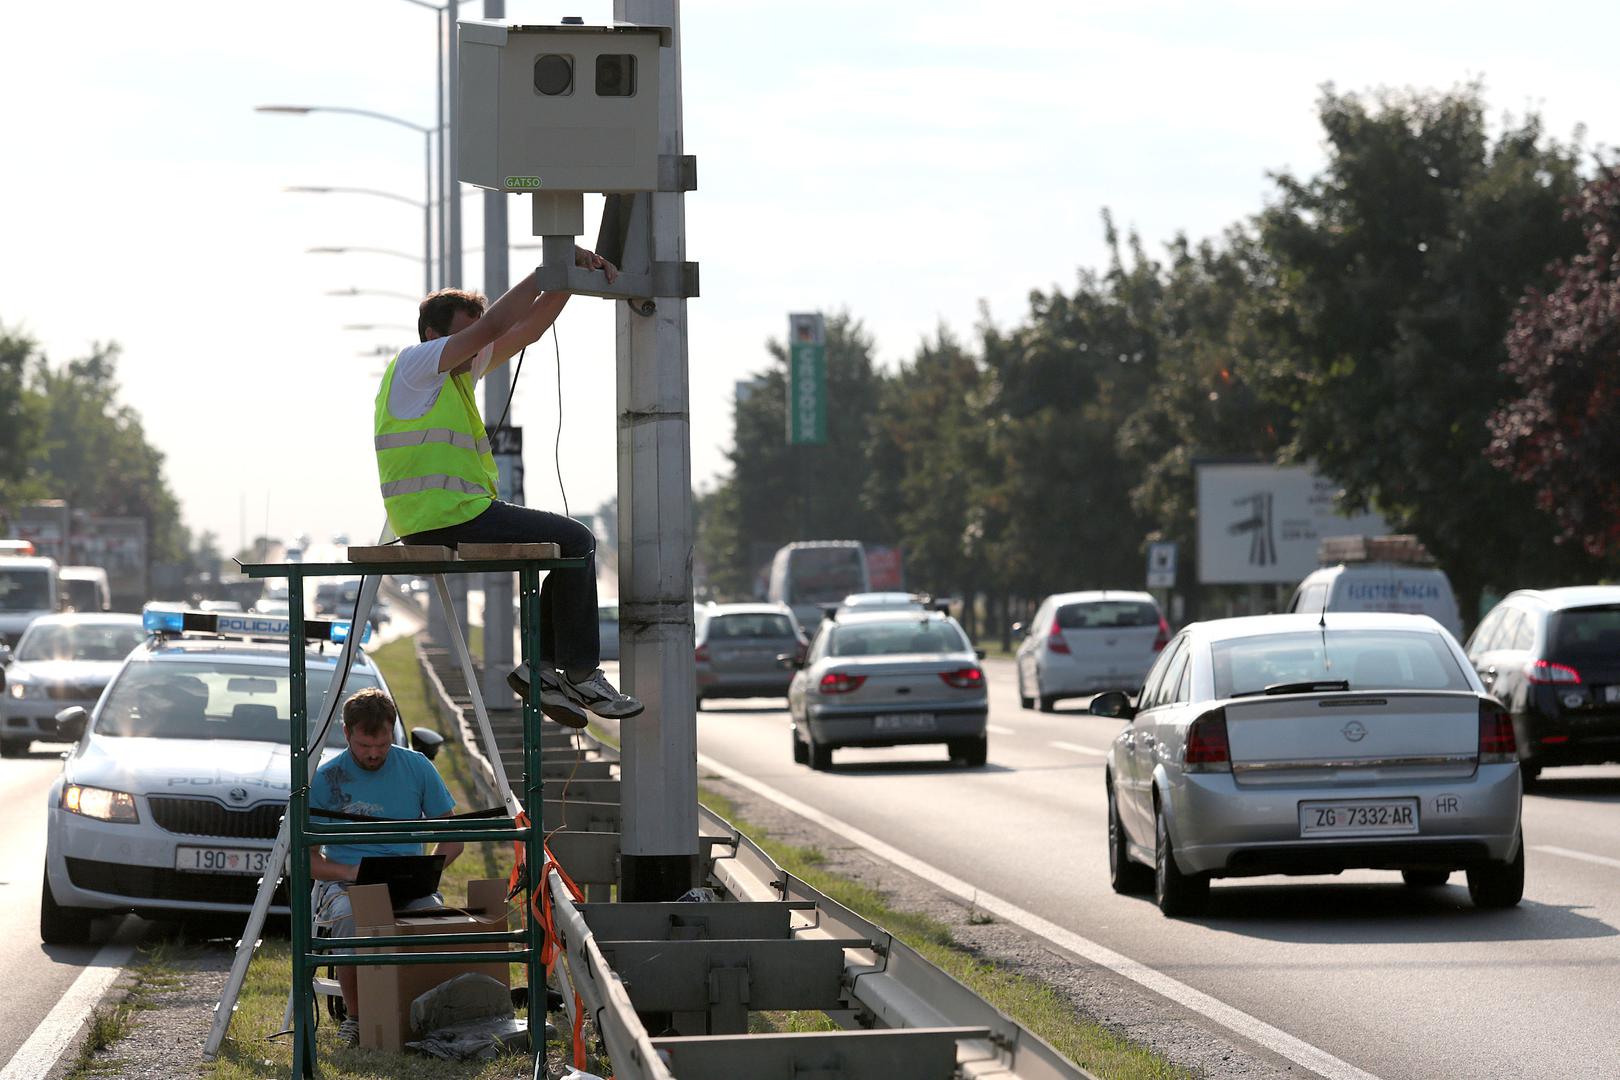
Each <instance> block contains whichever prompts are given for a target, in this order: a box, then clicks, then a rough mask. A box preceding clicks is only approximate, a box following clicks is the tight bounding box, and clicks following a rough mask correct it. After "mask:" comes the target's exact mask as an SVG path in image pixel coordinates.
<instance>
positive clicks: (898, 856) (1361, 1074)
mask: <svg viewBox="0 0 1620 1080" xmlns="http://www.w3.org/2000/svg"><path fill="white" fill-rule="evenodd" d="M1053 745H1054V746H1055V745H1059V744H1056V743H1054V744H1053ZM698 764H699V765H701V766H702V767H703V768H705V769H707V770H709V771H710V772H713V773H715V774H716V775H718V776H722V777H724V778H725V779H727V780H730V781H731V782H732V783H734V784H738V785H741V786H742V787H745V788H747V789H748V790H750V791H752V792H754V793H755V794H758V795H762V796H764V797H765V798H767V799H769V800H771V801H772V802H774V803H776V804H777V805H778V806H780V807H782V808H783V809H785V810H787V811H789V812H790V813H794V814H797V815H799V816H800V817H802V818H806V819H808V820H810V821H813V822H815V823H816V824H817V825H820V826H821V827H822V828H824V829H828V830H830V831H832V832H834V833H837V834H838V835H839V836H842V837H843V838H844V839H846V840H849V841H850V842H852V843H854V844H858V845H859V846H861V847H863V848H865V849H866V850H867V851H870V852H871V853H872V854H874V855H876V856H878V857H879V858H881V859H887V860H888V861H889V862H892V863H894V864H895V865H896V866H898V867H900V868H901V869H903V870H906V871H909V872H910V873H913V874H916V875H917V876H918V877H920V878H923V879H924V880H926V881H930V882H933V883H934V884H936V885H938V886H939V887H940V888H942V889H944V890H945V891H947V892H949V893H952V894H954V895H955V896H956V897H957V898H958V899H961V900H966V901H967V902H969V903H972V904H976V905H977V906H978V907H979V908H980V909H982V910H984V911H988V912H990V913H991V914H993V915H998V916H1000V917H1001V918H1003V919H1006V920H1007V921H1008V922H1011V923H1016V924H1017V925H1019V926H1021V927H1023V928H1024V929H1025V930H1028V931H1029V932H1030V933H1032V934H1036V935H1038V936H1040V937H1043V938H1045V939H1046V940H1047V941H1050V942H1051V943H1052V944H1054V945H1057V946H1058V947H1059V948H1062V949H1067V950H1068V951H1069V952H1071V953H1074V954H1075V955H1076V956H1079V957H1081V958H1082V959H1084V960H1089V961H1090V962H1091V963H1093V964H1097V965H1099V966H1101V967H1105V968H1107V969H1108V970H1110V971H1112V972H1114V973H1115V974H1116V975H1120V976H1122V977H1124V978H1127V979H1130V980H1131V981H1132V982H1135V983H1137V984H1139V985H1141V986H1143V987H1145V988H1147V989H1148V990H1151V991H1153V992H1154V993H1155V994H1159V995H1161V996H1163V997H1167V998H1169V999H1170V1000H1171V1001H1174V1002H1175V1003H1176V1004H1178V1005H1181V1006H1183V1007H1184V1008H1187V1009H1191V1010H1192V1011H1193V1012H1196V1013H1198V1014H1200V1015H1202V1016H1205V1017H1208V1018H1209V1019H1211V1020H1214V1021H1215V1022H1216V1023H1218V1024H1222V1025H1224V1026H1225V1027H1227V1028H1230V1029H1231V1030H1232V1031H1235V1032H1237V1033H1238V1034H1239V1035H1241V1036H1243V1037H1244V1038H1247V1039H1250V1040H1252V1041H1254V1042H1257V1043H1259V1044H1260V1045H1261V1046H1264V1047H1265V1048H1266V1049H1268V1050H1271V1051H1272V1052H1274V1053H1277V1054H1280V1055H1282V1056H1283V1057H1285V1058H1287V1059H1288V1060H1289V1061H1292V1062H1294V1063H1295V1064H1297V1065H1300V1066H1303V1067H1304V1068H1307V1069H1310V1070H1311V1071H1312V1072H1315V1073H1318V1074H1319V1075H1321V1076H1324V1077H1327V1078H1328V1080H1378V1077H1376V1076H1374V1075H1373V1074H1372V1073H1369V1072H1367V1071H1366V1070H1364V1069H1358V1068H1356V1067H1355V1066H1354V1065H1352V1064H1350V1063H1349V1062H1347V1061H1343V1060H1341V1059H1339V1058H1337V1057H1334V1056H1333V1055H1332V1054H1330V1053H1328V1052H1327V1051H1326V1050H1323V1049H1321V1048H1320V1047H1316V1046H1312V1045H1311V1044H1310V1043H1308V1042H1306V1041H1305V1040H1303V1039H1301V1038H1298V1037H1297V1036H1294V1035H1290V1034H1288V1032H1286V1031H1283V1030H1282V1029H1281V1028H1275V1027H1272V1026H1271V1025H1270V1024H1268V1023H1266V1022H1265V1021H1264V1020H1261V1019H1259V1018H1257V1017H1254V1016H1250V1015H1249V1014H1248V1013H1246V1012H1243V1011H1242V1010H1241V1009H1236V1008H1233V1007H1232V1006H1231V1005H1228V1004H1226V1003H1225V1002H1224V1001H1221V1000H1219V999H1218V998H1214V997H1211V996H1210V995H1208V994H1206V993H1204V992H1203V991H1202V990H1196V989H1194V988H1193V987H1191V986H1188V985H1187V984H1186V983H1184V982H1181V981H1179V980H1177V979H1173V978H1171V977H1170V976H1168V975H1165V974H1162V973H1161V972H1158V971H1155V970H1154V969H1153V968H1150V967H1148V966H1147V965H1146V964H1142V963H1139V962H1137V961H1135V960H1132V959H1131V958H1130V957H1128V956H1125V955H1123V954H1121V953H1117V952H1115V951H1114V950H1113V949H1110V948H1108V947H1107V946H1106V945H1101V944H1098V943H1097V942H1095V941H1092V940H1090V939H1089V938H1084V937H1081V936H1080V935H1079V934H1076V933H1074V932H1073V931H1070V930H1065V929H1064V928H1063V927H1061V926H1059V925H1057V924H1056V923H1053V922H1048V921H1047V920H1046V919H1043V918H1041V917H1040V916H1039V915H1036V914H1034V913H1033V912H1029V911H1025V910H1024V909H1023V908H1021V907H1018V906H1017V905H1015V904H1012V903H1010V902H1009V901H1006V900H1003V899H1001V898H1000V897H998V896H995V895H993V894H991V893H988V892H985V891H984V890H983V889H980V888H978V887H977V886H975V885H970V884H968V883H967V882H965V881H963V880H962V879H961V878H958V877H953V876H952V875H950V874H947V873H946V872H945V871H943V870H940V869H939V868H937V867H934V866H931V865H929V864H928V863H925V862H923V861H922V860H921V859H918V858H915V857H913V856H911V855H907V854H906V853H905V852H903V851H901V850H900V849H899V848H896V847H893V846H891V845H889V844H887V843H884V842H883V841H882V840H879V839H878V838H877V837H875V836H873V835H872V834H870V833H867V832H863V831H862V830H860V829H857V828H856V827H855V826H853V825H849V824H846V823H845V822H843V821H840V820H839V819H837V818H835V817H832V816H831V815H829V814H825V813H823V812H822V811H820V810H817V809H816V808H815V807H813V806H811V805H809V804H808V803H804V802H800V801H799V800H798V799H795V798H794V797H793V796H791V795H789V794H787V793H786V792H782V791H778V790H777V789H775V788H773V787H771V786H770V785H768V784H764V783H761V782H760V781H758V780H755V779H754V778H753V777H752V776H747V775H745V774H743V773H740V772H738V771H737V770H736V769H733V768H731V767H730V766H727V765H722V764H721V763H720V762H718V761H716V760H714V759H713V758H711V757H709V756H708V755H706V754H699V755H698ZM0 1080H5V1078H0Z"/></svg>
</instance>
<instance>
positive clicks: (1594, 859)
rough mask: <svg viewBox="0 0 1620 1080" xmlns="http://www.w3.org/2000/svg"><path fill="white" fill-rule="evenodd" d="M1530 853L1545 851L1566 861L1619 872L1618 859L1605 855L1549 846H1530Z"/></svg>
mask: <svg viewBox="0 0 1620 1080" xmlns="http://www.w3.org/2000/svg"><path fill="white" fill-rule="evenodd" d="M1530 850H1531V851H1545V852H1546V853H1547V854H1548V855H1562V856H1563V857H1564V858H1566V859H1579V860H1581V861H1582V862H1589V863H1597V864H1598V865H1599V866H1612V867H1614V868H1615V869H1616V870H1620V859H1611V858H1609V857H1608V856H1607V855H1588V854H1587V853H1586V852H1584V851H1571V850H1570V849H1569V848H1563V847H1554V846H1553V845H1551V844H1531V845H1530Z"/></svg>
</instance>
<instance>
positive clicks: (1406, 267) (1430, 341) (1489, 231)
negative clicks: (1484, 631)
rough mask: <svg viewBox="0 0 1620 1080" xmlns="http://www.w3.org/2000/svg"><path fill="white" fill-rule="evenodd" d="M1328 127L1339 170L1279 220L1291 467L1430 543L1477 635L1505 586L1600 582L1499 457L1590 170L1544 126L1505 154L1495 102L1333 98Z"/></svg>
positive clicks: (1462, 93) (1274, 384) (1280, 345)
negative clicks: (1528, 333) (1330, 482)
mask: <svg viewBox="0 0 1620 1080" xmlns="http://www.w3.org/2000/svg"><path fill="white" fill-rule="evenodd" d="M1320 113H1321V119H1322V125H1323V127H1324V129H1325V130H1326V133H1327V150H1328V158H1329V160H1328V165H1327V168H1326V169H1325V170H1324V171H1323V172H1322V173H1321V174H1320V175H1319V176H1317V177H1315V178H1313V179H1310V180H1297V179H1295V178H1293V177H1291V176H1288V175H1282V176H1280V177H1278V178H1277V184H1278V188H1279V192H1280V197H1279V198H1278V200H1277V202H1276V203H1275V204H1274V205H1272V206H1270V207H1268V208H1267V209H1266V210H1265V211H1264V212H1263V213H1262V214H1261V215H1260V218H1259V228H1260V238H1261V241H1262V243H1263V244H1264V245H1265V247H1266V249H1267V250H1268V252H1269V253H1270V256H1271V258H1272V259H1274V260H1275V262H1276V264H1277V274H1278V290H1279V293H1280V299H1281V301H1282V305H1281V306H1280V308H1279V309H1278V310H1277V311H1276V312H1275V316H1276V317H1275V318H1274V319H1273V320H1272V326H1271V329H1272V330H1273V331H1274V332H1275V333H1276V335H1277V341H1276V344H1275V346H1274V348H1272V349H1271V350H1270V351H1269V352H1268V353H1266V354H1265V355H1264V356H1263V357H1262V358H1261V359H1262V362H1263V364H1264V365H1265V371H1264V375H1265V381H1266V388H1267V393H1269V394H1270V395H1271V396H1272V398H1273V400H1275V401H1277V402H1279V403H1281V404H1283V405H1285V406H1286V407H1288V408H1289V409H1290V410H1292V411H1293V412H1294V414H1295V415H1296V417H1297V426H1296V428H1295V436H1294V440H1293V443H1292V444H1291V446H1290V447H1289V448H1288V449H1289V451H1290V452H1291V453H1292V454H1294V455H1295V456H1296V457H1298V458H1299V459H1304V460H1311V461H1314V462H1315V463H1317V465H1318V466H1320V468H1321V469H1322V470H1323V471H1324V472H1325V473H1326V474H1327V475H1329V476H1332V477H1333V478H1334V479H1336V480H1337V481H1339V482H1340V483H1342V484H1343V485H1344V488H1345V492H1346V497H1347V501H1348V503H1349V504H1351V505H1352V506H1366V505H1372V506H1374V507H1376V508H1377V509H1379V510H1380V511H1382V512H1383V513H1384V514H1385V515H1386V516H1387V517H1389V518H1390V519H1391V520H1392V521H1393V522H1395V523H1397V524H1399V525H1401V526H1404V527H1407V528H1410V529H1411V530H1413V531H1415V532H1416V533H1418V535H1419V536H1420V537H1422V539H1423V540H1424V541H1425V542H1426V543H1427V544H1428V546H1429V549H1430V550H1431V551H1433V552H1434V553H1435V554H1436V555H1437V556H1438V557H1439V559H1440V561H1441V563H1442V564H1443V565H1444V566H1445V567H1446V568H1447V570H1448V571H1449V572H1450V573H1451V575H1452V578H1453V581H1454V582H1455V583H1456V585H1457V592H1458V596H1459V599H1460V601H1461V602H1462V604H1463V606H1464V619H1465V621H1471V619H1472V617H1473V615H1474V611H1473V607H1474V604H1475V603H1476V601H1477V598H1478V596H1479V594H1480V590H1481V588H1482V587H1483V586H1485V585H1487V584H1491V583H1496V584H1510V583H1516V582H1519V581H1532V580H1533V581H1546V580H1547V577H1548V576H1549V575H1558V574H1570V573H1580V572H1582V571H1583V570H1584V569H1585V568H1584V567H1580V566H1578V565H1571V564H1570V563H1569V562H1568V561H1566V562H1564V563H1563V564H1562V565H1560V566H1553V565H1550V564H1549V562H1548V559H1547V552H1548V550H1549V547H1550V544H1549V541H1550V539H1551V530H1550V521H1549V519H1547V518H1546V517H1545V516H1544V515H1542V514H1540V513H1538V512H1537V511H1536V510H1535V507H1534V505H1533V503H1532V500H1531V497H1530V493H1529V491H1528V489H1527V488H1526V487H1525V486H1524V485H1522V484H1518V483H1516V482H1515V481H1514V480H1513V479H1512V478H1511V477H1509V476H1507V475H1505V474H1504V473H1502V472H1500V471H1498V470H1496V469H1494V468H1492V467H1491V465H1490V463H1489V462H1488V461H1487V459H1486V456H1485V449H1486V446H1487V443H1488V441H1489V433H1488V431H1487V429H1486V419H1487V418H1488V417H1489V416H1490V415H1491V413H1492V412H1493V411H1494V410H1495V409H1496V408H1497V406H1498V405H1499V404H1500V403H1501V402H1502V401H1503V400H1504V399H1505V398H1506V397H1507V396H1508V394H1509V392H1510V391H1511V389H1512V385H1511V382H1510V380H1509V379H1508V377H1507V376H1506V375H1505V374H1503V372H1502V364H1503V362H1504V361H1505V360H1506V358H1507V357H1506V351H1505V347H1504V345H1503V338H1504V335H1505V334H1506V331H1507V329H1508V326H1509V323H1510V320H1511V316H1512V310H1513V304H1514V302H1515V301H1516V300H1517V298H1518V297H1519V296H1520V295H1521V294H1522V293H1523V292H1524V289H1525V288H1526V286H1530V285H1535V284H1538V283H1541V282H1543V281H1545V280H1546V272H1545V268H1546V267H1547V265H1548V264H1549V263H1550V262H1552V261H1553V260H1554V259H1556V258H1558V257H1560V256H1565V255H1568V254H1570V253H1571V252H1573V251H1574V250H1576V248H1577V246H1578V244H1579V239H1580V235H1579V230H1578V228H1577V227H1576V226H1575V225H1574V224H1573V223H1570V222H1566V221H1565V220H1564V217H1563V213H1562V210H1563V204H1564V202H1565V201H1566V200H1567V199H1568V198H1569V197H1570V196H1572V195H1574V194H1575V192H1576V191H1577V190H1578V188H1579V179H1578V176H1577V170H1576V156H1575V150H1574V149H1573V148H1571V147H1567V146H1563V145H1560V144H1558V143H1556V142H1549V141H1547V140H1545V139H1544V138H1543V137H1542V132H1541V129H1540V125H1539V122H1538V121H1537V120H1536V118H1535V117H1530V118H1527V119H1525V120H1523V121H1520V122H1518V123H1516V124H1515V123H1512V122H1511V121H1510V122H1509V123H1508V125H1507V126H1506V128H1505V130H1503V131H1502V133H1501V134H1500V136H1498V137H1497V138H1496V139H1494V140H1492V139H1491V138H1490V137H1489V135H1488V133H1487V130H1486V124H1485V119H1484V105H1483V103H1482V101H1481V98H1480V93H1479V89H1478V87H1466V88H1463V89H1460V90H1456V91H1453V92H1451V93H1446V94H1440V95H1434V96H1421V95H1416V94H1410V93H1391V92H1384V93H1380V94H1377V95H1375V96H1374V97H1373V98H1372V99H1371V100H1368V99H1365V98H1363V97H1361V96H1359V95H1356V94H1338V93H1336V92H1334V90H1333V89H1332V88H1331V87H1329V88H1328V89H1327V90H1325V91H1324V93H1323V97H1322V100H1321V106H1320Z"/></svg>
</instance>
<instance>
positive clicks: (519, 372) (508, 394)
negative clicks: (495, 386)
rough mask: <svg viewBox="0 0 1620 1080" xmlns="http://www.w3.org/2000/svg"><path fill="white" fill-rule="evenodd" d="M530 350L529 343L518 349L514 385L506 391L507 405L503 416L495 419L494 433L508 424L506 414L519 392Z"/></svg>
mask: <svg viewBox="0 0 1620 1080" xmlns="http://www.w3.org/2000/svg"><path fill="white" fill-rule="evenodd" d="M528 351H529V347H528V346H527V345H525V346H523V348H521V349H519V350H518V362H517V369H516V370H514V371H513V372H512V385H511V386H510V387H509V388H508V389H507V391H506V407H505V408H503V409H502V410H501V418H500V419H499V420H497V421H495V426H494V427H492V428H490V432H491V433H492V434H493V433H494V432H497V431H499V430H501V428H503V427H505V426H506V414H507V413H509V412H511V411H512V397H513V395H514V394H516V393H517V384H518V379H519V378H520V377H521V376H522V375H523V355H524V353H527V352H528Z"/></svg>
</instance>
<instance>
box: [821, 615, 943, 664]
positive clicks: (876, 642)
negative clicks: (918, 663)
mask: <svg viewBox="0 0 1620 1080" xmlns="http://www.w3.org/2000/svg"><path fill="white" fill-rule="evenodd" d="M969 648H970V646H969V645H968V643H967V639H966V638H965V637H963V636H962V631H960V630H958V629H957V628H956V626H955V625H954V624H952V623H948V622H944V621H939V622H919V621H917V620H914V619H913V620H907V621H904V622H874V623H863V624H860V625H857V626H839V627H835V628H834V629H833V631H832V637H831V639H830V640H829V641H828V643H827V652H828V653H829V654H830V655H832V656H901V655H904V654H907V653H951V652H967V651H968V649H969Z"/></svg>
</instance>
